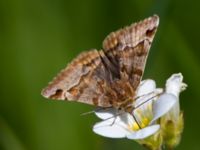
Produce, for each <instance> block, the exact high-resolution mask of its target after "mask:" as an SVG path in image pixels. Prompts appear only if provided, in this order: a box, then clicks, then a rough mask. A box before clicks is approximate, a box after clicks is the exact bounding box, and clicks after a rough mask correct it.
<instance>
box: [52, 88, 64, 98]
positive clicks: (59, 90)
mask: <svg viewBox="0 0 200 150" xmlns="http://www.w3.org/2000/svg"><path fill="white" fill-rule="evenodd" d="M62 93H63V90H62V89H57V90H56V92H55V94H52V95H51V96H50V98H52V99H56V98H60V97H62Z"/></svg>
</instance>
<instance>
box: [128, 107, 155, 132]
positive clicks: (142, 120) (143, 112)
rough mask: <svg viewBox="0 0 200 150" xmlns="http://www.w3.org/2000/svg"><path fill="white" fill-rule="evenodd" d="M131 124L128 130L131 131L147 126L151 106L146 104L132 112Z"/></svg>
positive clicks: (150, 117) (150, 118)
mask: <svg viewBox="0 0 200 150" xmlns="http://www.w3.org/2000/svg"><path fill="white" fill-rule="evenodd" d="M134 118H135V119H137V120H135V119H133V122H132V123H130V124H129V129H130V130H132V131H137V130H140V129H141V128H144V127H146V126H148V125H149V123H150V121H151V120H152V106H151V104H147V105H146V106H145V107H141V108H138V109H136V110H135V111H134Z"/></svg>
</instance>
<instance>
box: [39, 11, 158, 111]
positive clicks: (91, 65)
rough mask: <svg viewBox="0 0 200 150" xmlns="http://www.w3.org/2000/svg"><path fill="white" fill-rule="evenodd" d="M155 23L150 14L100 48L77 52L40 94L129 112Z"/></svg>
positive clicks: (155, 26)
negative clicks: (76, 55)
mask: <svg viewBox="0 0 200 150" xmlns="http://www.w3.org/2000/svg"><path fill="white" fill-rule="evenodd" d="M158 25H159V17H158V16H157V15H154V16H151V17H149V18H146V19H144V20H142V21H139V22H136V23H133V24H132V25H130V26H127V27H124V28H122V29H119V30H117V31H115V32H112V33H110V34H109V35H108V36H107V37H106V38H105V40H104V41H103V49H102V50H96V49H92V50H90V51H86V52H82V53H81V54H79V55H78V57H76V58H75V59H74V60H73V61H72V62H71V63H70V64H68V65H67V67H66V68H65V69H63V70H62V71H61V72H60V73H59V74H58V75H57V76H56V77H55V78H54V79H53V81H51V82H50V83H49V85H48V86H47V87H46V88H44V89H43V90H42V95H43V96H44V97H46V98H50V99H56V100H68V101H77V102H82V103H86V104H91V105H94V106H98V107H103V108H107V107H112V108H116V109H120V110H124V111H125V112H132V110H133V109H134V105H133V104H134V101H135V97H136V96H135V95H136V92H137V88H138V86H139V84H140V81H141V79H142V75H143V72H144V68H145V64H146V60H147V56H148V53H149V49H150V47H151V44H152V41H153V39H154V36H155V33H156V30H157V28H158Z"/></svg>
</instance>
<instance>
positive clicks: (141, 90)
mask: <svg viewBox="0 0 200 150" xmlns="http://www.w3.org/2000/svg"><path fill="white" fill-rule="evenodd" d="M155 88H156V83H155V81H154V80H151V79H147V80H143V81H142V82H141V83H140V85H139V87H138V90H137V97H138V96H142V95H145V94H148V93H151V92H153V91H154V90H155Z"/></svg>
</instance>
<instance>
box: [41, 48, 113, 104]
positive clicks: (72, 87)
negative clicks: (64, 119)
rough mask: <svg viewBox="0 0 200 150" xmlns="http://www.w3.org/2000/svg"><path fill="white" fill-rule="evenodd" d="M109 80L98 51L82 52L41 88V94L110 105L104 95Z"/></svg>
mask: <svg viewBox="0 0 200 150" xmlns="http://www.w3.org/2000/svg"><path fill="white" fill-rule="evenodd" d="M109 80H110V73H109V71H108V70H107V69H106V68H105V66H104V64H103V63H102V60H101V57H100V55H99V51H97V50H92V51H88V52H83V53H81V54H80V55H79V56H78V57H77V58H75V59H74V60H73V61H72V62H71V64H69V65H68V66H67V67H66V68H65V69H63V70H62V71H61V72H60V73H59V74H58V75H57V76H56V77H55V78H54V79H53V81H52V82H50V83H49V85H48V86H47V87H46V88H44V89H43V91H42V95H43V96H44V97H46V98H52V99H57V100H72V101H77V102H82V103H86V104H91V105H96V106H100V107H110V106H111V104H110V102H109V97H108V96H107V95H106V89H107V88H108V87H109V86H108V85H109V82H110V81H109Z"/></svg>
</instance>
